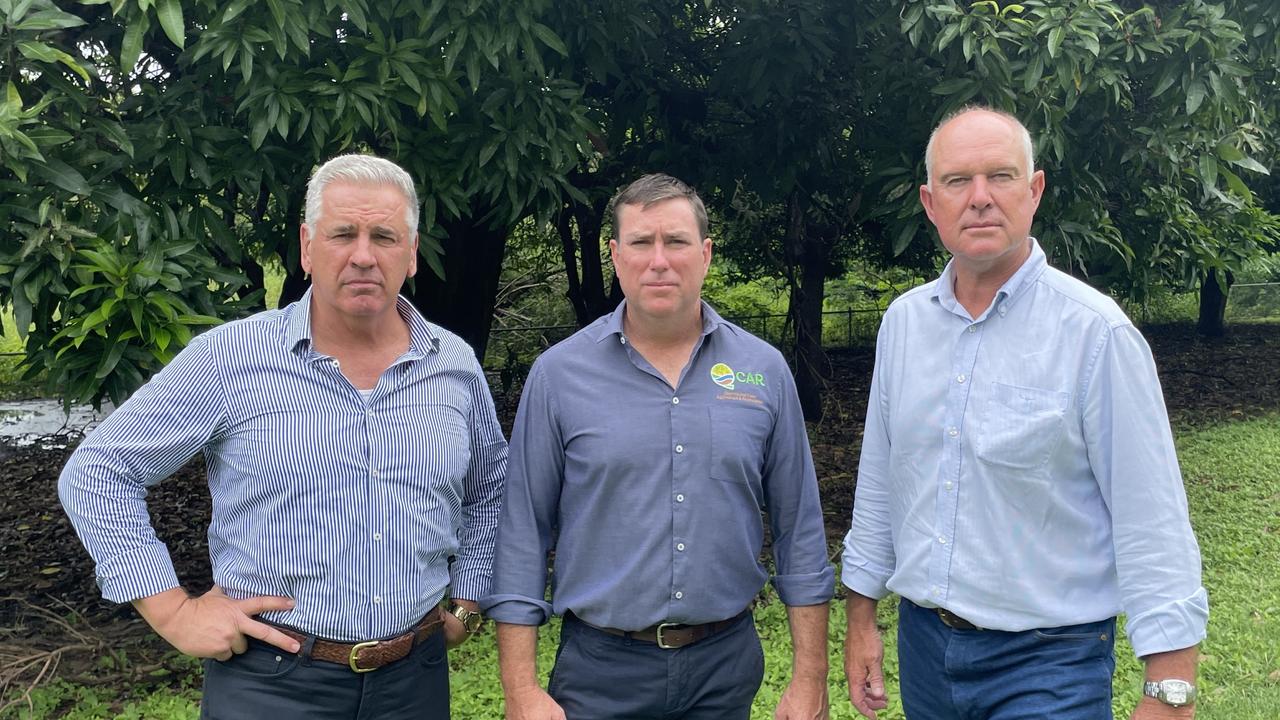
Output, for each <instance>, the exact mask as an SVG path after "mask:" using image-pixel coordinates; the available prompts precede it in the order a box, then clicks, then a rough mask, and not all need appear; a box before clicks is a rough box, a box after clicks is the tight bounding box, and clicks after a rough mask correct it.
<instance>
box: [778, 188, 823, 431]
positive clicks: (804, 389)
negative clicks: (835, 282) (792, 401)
mask: <svg viewBox="0 0 1280 720" xmlns="http://www.w3.org/2000/svg"><path fill="white" fill-rule="evenodd" d="M788 206H789V209H790V219H789V222H788V227H787V244H788V246H789V248H790V251H789V252H788V255H790V256H791V257H790V258H789V259H790V260H791V261H792V263H793V266H794V265H795V264H798V265H799V275H798V276H797V275H795V274H792V275H791V277H790V278H788V280H789V283H790V285H791V297H790V303H789V305H788V308H787V314H788V315H789V317H790V319H791V325H792V327H794V328H795V341H794V343H795V344H794V346H793V349H794V351H795V363H796V391H797V393H798V394H799V396H800V407H801V409H802V410H803V411H804V419H805V420H812V421H818V420H821V419H822V415H823V407H822V394H823V391H824V390H826V387H827V379H828V376H829V374H830V372H829V371H830V364H829V363H828V362H827V355H826V353H825V352H824V351H823V349H822V304H823V300H824V298H825V297H826V279H827V255H828V250H827V243H826V242H825V241H824V239H823V238H822V237H821V236H820V234H818V233H810V232H807V228H806V222H805V210H804V206H803V203H802V202H801V201H800V199H799V198H798V197H793V198H792V200H791V201H789V202H788Z"/></svg>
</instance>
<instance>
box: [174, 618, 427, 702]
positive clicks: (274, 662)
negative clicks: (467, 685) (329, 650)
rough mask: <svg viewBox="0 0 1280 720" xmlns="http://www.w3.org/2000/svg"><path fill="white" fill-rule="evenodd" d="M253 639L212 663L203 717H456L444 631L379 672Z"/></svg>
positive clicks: (207, 663)
mask: <svg viewBox="0 0 1280 720" xmlns="http://www.w3.org/2000/svg"><path fill="white" fill-rule="evenodd" d="M307 650H308V647H307V646H304V647H303V652H301V653H298V654H296V655H295V654H292V653H287V652H284V651H283V650H280V649H278V648H276V647H273V646H271V645H268V644H266V643H263V642H260V641H258V640H253V639H250V640H249V649H248V650H247V651H246V652H244V653H243V654H241V655H233V656H232V657H231V659H229V660H227V661H225V662H221V661H218V660H205V661H204V698H203V699H202V700H201V702H200V718H201V720H304V719H305V720H313V719H314V720H449V663H448V662H447V660H446V657H445V647H444V633H443V632H437V633H435V634H434V635H432V636H431V637H429V638H427V639H426V640H424V641H422V643H420V644H419V645H418V646H417V647H415V648H414V649H413V650H412V651H411V652H410V653H409V656H408V657H406V658H404V659H403V660H397V661H396V662H393V663H390V664H388V665H384V666H383V667H380V668H378V669H377V670H374V671H372V672H368V673H354V672H351V668H348V667H345V666H342V665H338V664H335V663H331V662H325V661H323V660H312V659H311V658H310V657H308V655H307Z"/></svg>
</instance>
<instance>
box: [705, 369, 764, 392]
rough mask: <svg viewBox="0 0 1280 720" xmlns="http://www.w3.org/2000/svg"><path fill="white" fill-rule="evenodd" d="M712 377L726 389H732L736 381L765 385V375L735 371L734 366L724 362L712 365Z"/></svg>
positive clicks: (745, 383)
mask: <svg viewBox="0 0 1280 720" xmlns="http://www.w3.org/2000/svg"><path fill="white" fill-rule="evenodd" d="M711 379H712V380H713V381H715V384H717V385H719V386H720V387H722V388H724V389H725V390H732V389H733V388H734V384H735V383H742V384H743V385H759V386H761V387H764V375H762V374H760V373H751V372H734V370H733V368H731V367H729V366H728V365H726V364H724V363H716V364H715V365H712V366H711Z"/></svg>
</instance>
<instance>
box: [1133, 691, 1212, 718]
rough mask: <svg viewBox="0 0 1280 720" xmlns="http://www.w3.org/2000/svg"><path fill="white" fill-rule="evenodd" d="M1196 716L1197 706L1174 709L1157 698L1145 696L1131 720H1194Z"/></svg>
mask: <svg viewBox="0 0 1280 720" xmlns="http://www.w3.org/2000/svg"><path fill="white" fill-rule="evenodd" d="M1195 716H1196V706H1195V705H1184V706H1183V707H1173V706H1172V705H1165V704H1164V703H1162V702H1160V701H1159V700H1156V699H1155V698H1150V697H1146V696H1143V698H1142V700H1140V701H1138V707H1136V708H1134V709H1133V714H1132V715H1130V716H1129V720H1192V718H1194V717H1195Z"/></svg>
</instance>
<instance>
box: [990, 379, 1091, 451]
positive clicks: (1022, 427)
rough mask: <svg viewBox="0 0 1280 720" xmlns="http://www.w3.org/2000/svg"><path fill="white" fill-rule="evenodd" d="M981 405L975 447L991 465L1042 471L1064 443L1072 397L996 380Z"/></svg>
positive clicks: (1057, 391) (1053, 391) (1059, 392)
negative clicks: (1066, 421)
mask: <svg viewBox="0 0 1280 720" xmlns="http://www.w3.org/2000/svg"><path fill="white" fill-rule="evenodd" d="M988 392H989V395H988V396H987V398H986V399H985V401H984V402H982V403H981V404H980V408H981V409H980V414H979V416H978V427H977V433H976V437H975V440H974V449H975V451H976V452H977V455H978V459H979V460H981V461H982V462H984V463H986V464H988V465H995V466H997V467H1003V468H1009V469H1013V470H1022V471H1030V470H1039V469H1040V468H1043V467H1044V466H1045V465H1046V464H1047V463H1048V462H1049V458H1050V457H1051V456H1052V455H1053V451H1054V450H1056V449H1057V448H1058V444H1059V443H1060V442H1062V436H1063V433H1064V423H1065V418H1066V413H1067V406H1068V404H1069V403H1070V400H1071V398H1070V396H1069V395H1068V394H1067V393H1065V392H1062V391H1060V390H1044V389H1041V388H1031V387H1021V386H1018V385H1007V384H1005V383H999V382H993V383H991V386H990V388H989V390H988Z"/></svg>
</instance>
